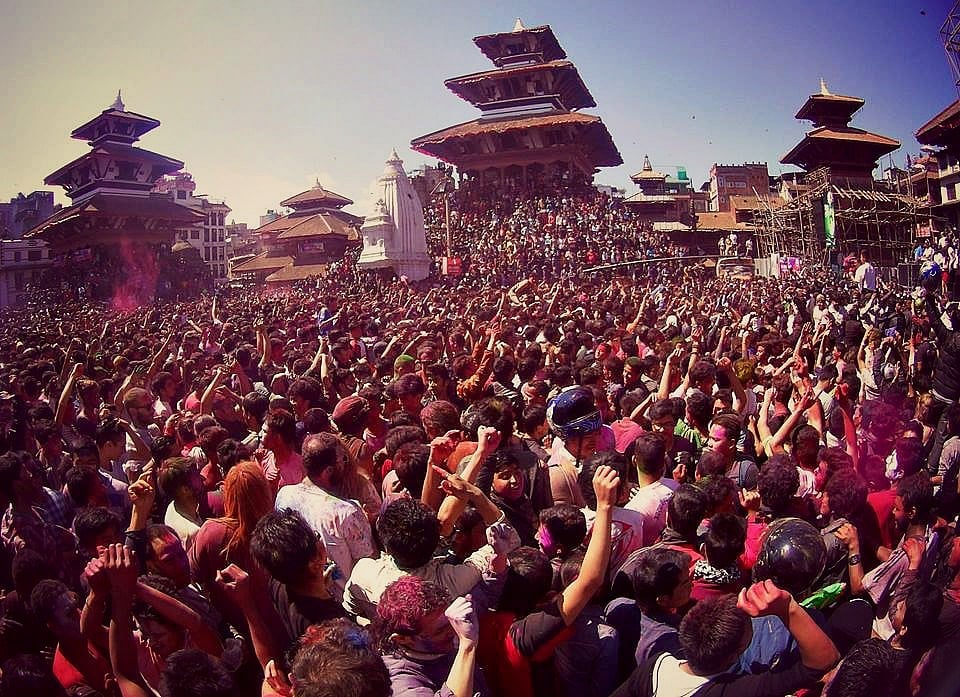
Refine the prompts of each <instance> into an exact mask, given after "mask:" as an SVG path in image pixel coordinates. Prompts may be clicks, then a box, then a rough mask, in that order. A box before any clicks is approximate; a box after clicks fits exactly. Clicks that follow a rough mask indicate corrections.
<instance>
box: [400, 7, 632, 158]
mask: <svg viewBox="0 0 960 697" xmlns="http://www.w3.org/2000/svg"><path fill="white" fill-rule="evenodd" d="M473 41H474V43H475V44H476V45H477V47H478V48H480V50H481V51H482V52H483V54H484V55H485V56H486V57H487V58H489V59H490V60H491V61H492V62H493V64H494V65H495V66H496V67H495V68H494V69H492V70H485V71H481V72H477V73H470V74H468V75H462V76H460V77H454V78H450V79H449V80H447V81H446V82H445V85H446V86H447V88H448V89H449V90H450V91H451V92H453V93H454V94H456V95H457V96H458V97H460V98H462V99H464V100H465V101H468V102H470V103H471V104H472V105H473V106H475V107H477V108H478V109H480V111H481V112H482V115H481V116H480V118H478V119H475V120H473V121H468V122H466V123H461V124H458V125H456V126H451V127H449V128H445V129H443V130H440V131H436V132H434V133H430V134H427V135H425V136H421V137H419V138H416V139H415V140H413V141H412V143H411V147H412V148H413V149H414V150H416V151H417V152H420V153H423V154H425V155H430V156H432V157H436V158H438V159H441V160H444V161H446V162H449V163H451V164H453V165H456V166H457V167H459V168H460V169H461V170H478V171H479V170H483V169H485V168H488V167H494V168H498V169H503V168H505V167H508V166H511V165H517V164H519V165H521V166H526V165H530V164H536V163H540V164H545V163H549V162H558V161H563V162H568V163H570V164H572V165H575V166H576V167H578V168H579V169H580V170H582V171H583V173H584V174H585V175H587V176H589V177H592V176H593V173H594V170H595V168H596V167H611V166H616V165H620V164H623V159H622V158H621V156H620V153H619V152H618V151H617V148H616V146H615V145H614V143H613V139H612V138H611V137H610V133H609V131H607V128H606V126H604V125H603V122H602V121H601V120H600V118H599V117H597V116H591V115H588V114H581V113H577V112H576V110H577V109H584V108H590V107H595V106H596V102H595V101H594V99H593V96H592V95H591V94H590V91H589V90H588V89H587V86H586V85H585V84H584V82H583V79H582V78H581V77H580V73H579V71H578V70H577V68H576V66H575V65H574V64H573V63H571V62H570V61H568V60H565V58H566V53H565V52H564V50H563V48H562V47H561V46H560V43H559V42H558V41H557V38H556V36H554V34H553V30H552V29H551V28H550V27H549V26H540V27H534V28H532V29H529V28H527V27H525V26H523V24H522V23H521V22H520V21H519V20H517V25H516V26H515V27H514V30H513V31H511V32H503V33H498V34H489V35H485V36H478V37H475V38H474V40H473Z"/></svg>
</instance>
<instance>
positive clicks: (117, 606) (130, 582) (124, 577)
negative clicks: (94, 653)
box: [101, 544, 149, 697]
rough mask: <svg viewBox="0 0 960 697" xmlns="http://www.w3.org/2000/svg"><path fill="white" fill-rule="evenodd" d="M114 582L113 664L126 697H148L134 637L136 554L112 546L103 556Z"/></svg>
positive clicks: (111, 590)
mask: <svg viewBox="0 0 960 697" xmlns="http://www.w3.org/2000/svg"><path fill="white" fill-rule="evenodd" d="M101 560H102V561H103V564H104V567H105V568H106V572H107V576H108V577H109V579H110V599H111V602H112V607H111V619H110V632H109V643H110V664H111V665H112V666H113V674H114V676H115V677H116V679H117V684H118V686H119V687H120V693H121V694H122V695H123V697H147V695H148V694H149V693H148V691H147V687H146V685H145V683H144V681H143V676H142V675H140V667H139V665H138V663H137V648H136V647H137V642H136V641H135V640H134V638H133V622H132V619H131V618H132V615H133V597H134V589H135V587H136V584H137V562H136V559H135V558H134V554H133V553H132V552H131V551H130V550H129V549H128V548H126V547H124V546H123V545H120V544H112V545H109V546H108V547H107V549H106V550H105V551H104V553H103V554H102V555H101Z"/></svg>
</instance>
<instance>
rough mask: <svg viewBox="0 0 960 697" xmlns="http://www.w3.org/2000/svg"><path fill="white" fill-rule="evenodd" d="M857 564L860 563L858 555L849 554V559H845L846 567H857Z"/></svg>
mask: <svg viewBox="0 0 960 697" xmlns="http://www.w3.org/2000/svg"><path fill="white" fill-rule="evenodd" d="M859 563H860V555H859V554H851V555H850V558H849V559H847V565H848V566H857V565H858V564H859Z"/></svg>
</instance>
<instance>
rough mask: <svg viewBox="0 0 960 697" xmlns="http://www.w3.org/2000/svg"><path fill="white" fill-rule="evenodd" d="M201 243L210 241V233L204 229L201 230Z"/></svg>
mask: <svg viewBox="0 0 960 697" xmlns="http://www.w3.org/2000/svg"><path fill="white" fill-rule="evenodd" d="M203 241H204V242H209V241H210V231H209V230H207V229H206V228H204V229H203Z"/></svg>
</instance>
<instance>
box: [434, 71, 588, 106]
mask: <svg viewBox="0 0 960 697" xmlns="http://www.w3.org/2000/svg"><path fill="white" fill-rule="evenodd" d="M542 71H549V72H555V73H560V74H563V75H564V77H563V78H560V79H561V80H564V82H565V85H564V87H565V89H563V90H562V91H563V92H564V93H565V94H566V96H567V97H568V98H567V99H566V100H564V101H565V106H566V107H567V108H569V109H589V108H593V107H595V106H597V103H596V101H595V100H594V99H593V95H591V94H590V90H589V89H587V86H586V84H585V83H584V81H583V78H582V77H581V76H580V72H579V71H578V70H577V67H576V66H575V65H574V64H573V63H571V62H570V61H566V60H554V61H549V62H547V63H535V64H533V65H518V66H512V67H505V68H497V69H494V70H483V71H480V72H476V73H470V74H468V75H460V76H458V77H452V78H449V79H448V80H445V81H444V83H443V84H444V86H445V87H446V88H447V89H448V90H450V91H451V92H453V93H454V94H455V95H457V96H458V97H460V98H461V99H464V100H466V101H468V102H471V103H474V100H473V99H472V98H471V97H470V96H469V92H470V89H471V88H472V87H473V86H474V85H476V84H477V83H480V82H482V81H484V80H503V79H509V78H511V77H516V76H518V75H523V74H525V73H536V72H542ZM554 91H557V90H554ZM531 96H532V95H531ZM567 102H569V103H567Z"/></svg>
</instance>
